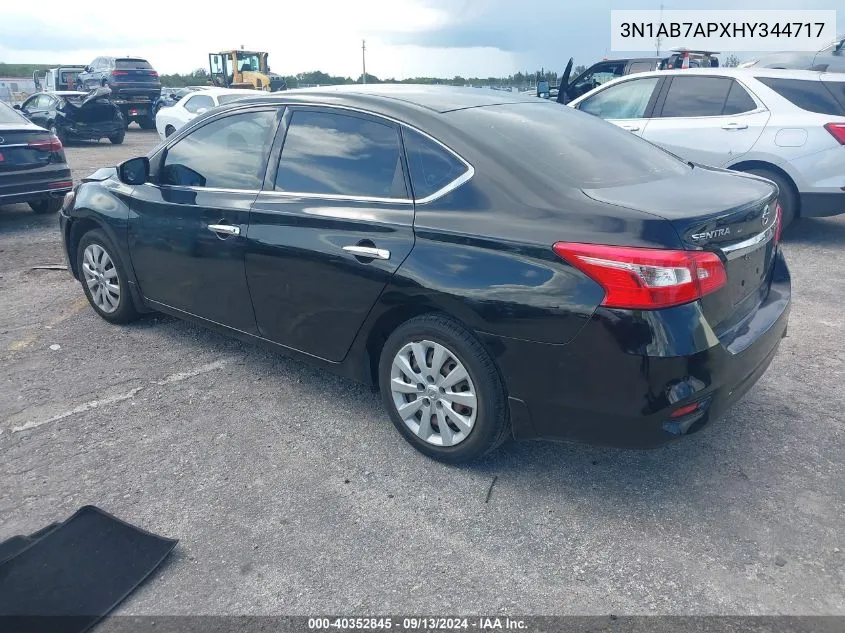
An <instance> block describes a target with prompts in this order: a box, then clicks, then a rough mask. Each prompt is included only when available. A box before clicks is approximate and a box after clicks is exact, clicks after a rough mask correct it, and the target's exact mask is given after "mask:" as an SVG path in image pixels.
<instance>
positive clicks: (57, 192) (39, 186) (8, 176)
mask: <svg viewBox="0 0 845 633" xmlns="http://www.w3.org/2000/svg"><path fill="white" fill-rule="evenodd" d="M70 181H71V177H70V169H69V168H68V166H67V164H64V163H63V164H58V165H46V166H44V167H38V168H36V169H28V170H22V171H14V172H8V173H4V172H0V205H3V204H17V203H19V202H35V201H37V200H45V199H48V198H60V197H62V196H64V195H65V194H66V193H67V192H68V191H70V190H71V185H70V184H67V183H70Z"/></svg>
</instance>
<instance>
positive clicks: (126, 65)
mask: <svg viewBox="0 0 845 633" xmlns="http://www.w3.org/2000/svg"><path fill="white" fill-rule="evenodd" d="M114 67H115V68H117V69H118V70H151V69H152V66H150V62H148V61H147V60H146V59H116V60H114Z"/></svg>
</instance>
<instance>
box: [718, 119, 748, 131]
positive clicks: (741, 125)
mask: <svg viewBox="0 0 845 633" xmlns="http://www.w3.org/2000/svg"><path fill="white" fill-rule="evenodd" d="M722 129H723V130H745V129H748V125H747V124H745V123H737V122H736V121H731V122H730V123H725V124H724V125H723V126H722Z"/></svg>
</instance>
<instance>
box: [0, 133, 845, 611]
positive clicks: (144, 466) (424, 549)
mask: <svg viewBox="0 0 845 633" xmlns="http://www.w3.org/2000/svg"><path fill="white" fill-rule="evenodd" d="M156 141H157V137H156V135H155V134H154V133H149V132H141V131H139V130H136V129H135V128H132V129H131V130H130V131H129V133H128V134H127V137H126V142H125V144H124V145H122V146H112V145H110V144H108V143H107V142H103V143H99V144H85V145H80V146H75V147H70V148H68V150H67V155H68V161H69V162H70V164H71V166H72V168H73V172H74V177H75V178H79V177H80V176H83V175H85V174H86V173H89V172H90V171H92V170H93V169H94V168H96V167H99V166H104V165H112V164H115V163H117V162H119V161H121V160H123V159H126V158H129V157H131V156H133V155H140V154H143V153H146V151H147V150H148V149H149V148H150V147H152V146H153V145H154V144H155V142H156ZM60 248H61V247H60V243H59V236H58V232H57V230H56V220H55V218H54V217H41V216H35V215H34V214H32V213H30V212H29V210H28V208H27V207H25V206H20V205H19V206H15V207H6V208H4V209H2V210H0V366H2V373H0V455H2V457H0V540H2V539H5V538H8V537H10V536H12V535H15V534H20V533H29V532H32V531H34V530H36V529H38V528H40V527H42V526H44V525H46V524H48V523H51V522H53V521H56V520H60V519H63V518H65V517H67V516H69V515H70V514H72V513H73V512H74V511H75V510H76V509H77V508H78V507H80V506H82V505H84V504H88V503H90V504H95V505H98V506H100V507H102V508H103V509H105V510H107V511H109V512H112V513H114V514H116V515H117V516H119V517H121V518H123V519H125V520H127V521H130V522H132V523H134V524H136V525H139V526H142V527H144V528H146V529H148V530H152V531H154V532H157V533H160V534H162V535H166V536H171V537H176V538H179V539H180V543H179V546H178V547H177V549H176V550H175V551H174V553H173V555H172V556H171V557H170V559H169V560H168V562H166V563H165V565H163V566H162V567H161V568H160V570H159V571H158V572H157V573H156V575H155V576H154V577H153V578H152V579H151V580H150V581H149V582H147V583H145V584H144V585H143V586H142V587H141V588H140V589H139V590H138V591H137V592H135V593H134V594H133V595H132V596H130V598H129V599H128V600H127V601H125V602H124V603H123V605H122V606H121V607H120V608H119V610H118V612H119V613H123V614H135V615H144V614H156V615H161V614H269V613H275V614H314V613H325V612H338V613H343V614H349V613H356V614H363V615H366V614H372V613H395V614H398V613H427V614H449V613H468V614H469V613H486V614H494V613H510V614H606V613H626V614H638V613H644V614H658V613H659V614H839V615H845V471H843V463H845V424H844V423H845V414H843V411H845V390H843V388H842V386H843V384H845V363H843V360H845V349H843V348H845V346H843V342H842V340H843V333H845V317H843V310H842V308H843V305H845V283H843V281H842V279H843V276H842V271H843V270H845V216H842V217H839V218H832V219H822V220H804V221H801V222H800V223H799V225H797V226H796V227H795V228H794V230H793V231H791V233H790V234H789V235H788V237H787V243H786V244H785V246H784V248H785V251H786V254H787V259H788V261H789V263H790V265H791V269H792V273H793V289H794V306H793V311H792V317H791V323H790V328H789V337H788V338H787V339H786V340H784V342H783V345H782V346H781V350H780V353H779V354H778V356H777V358H776V359H775V360H774V362H773V363H772V366H771V368H770V369H769V371H768V372H767V373H766V374H765V375H764V376H763V378H762V379H761V380H760V382H759V383H758V384H757V386H756V387H755V388H753V389H752V390H751V391H750V392H749V393H748V395H747V396H746V397H745V399H744V400H743V401H741V402H740V403H739V404H737V405H736V406H735V407H734V408H733V410H732V411H731V412H730V413H729V414H728V415H726V417H724V418H723V419H722V420H720V421H718V422H716V423H715V424H713V425H711V427H710V428H708V429H706V430H705V431H703V432H701V433H699V434H697V435H695V436H692V437H689V438H686V439H685V440H684V441H682V442H679V443H676V444H673V445H671V446H668V447H665V448H662V449H659V450H654V451H645V452H639V451H624V450H612V449H605V448H594V447H589V446H575V445H566V444H556V443H547V442H526V443H511V444H509V445H506V446H505V447H504V448H503V449H502V450H500V451H499V452H497V453H496V454H495V455H493V456H491V457H489V458H487V459H485V460H484V461H481V462H479V463H475V464H473V465H471V466H468V467H447V466H443V465H439V464H437V463H435V462H432V461H429V460H427V459H425V458H424V457H422V456H420V455H419V454H417V453H416V452H415V451H414V450H413V449H411V448H410V447H409V446H408V445H407V444H406V443H405V442H404V440H402V439H401V438H400V436H399V434H398V433H397V432H396V431H395V430H394V429H393V427H392V425H391V424H390V422H389V420H388V419H387V416H386V415H385V414H384V413H383V412H382V410H381V407H380V403H379V401H378V398H377V396H376V395H375V394H374V393H372V392H370V391H369V390H368V389H367V388H364V387H362V386H360V385H357V384H354V383H352V382H349V381H346V380H343V379H340V378H337V377H334V376H332V375H330V374H328V373H325V372H323V371H321V370H318V369H314V368H312V367H310V366H308V365H305V364H303V363H301V362H298V361H294V360H291V359H288V358H285V357H282V356H276V355H272V354H270V353H268V352H265V351H262V350H259V349H257V348H255V347H252V346H249V345H245V344H242V343H239V342H236V341H233V340H229V339H227V338H224V337H221V336H218V335H216V334H214V333H211V332H208V331H206V330H203V329H201V328H199V327H196V326H193V325H189V324H186V323H183V322H180V321H178V320H176V319H172V318H169V317H161V316H159V317H150V318H146V319H144V320H142V321H140V322H138V323H135V324H133V325H131V326H126V327H119V326H113V325H109V324H107V323H106V322H105V321H103V320H101V319H100V318H98V317H97V316H96V315H95V314H94V312H93V310H92V309H90V308H89V307H88V305H87V303H86V302H85V300H84V296H83V293H82V290H81V288H80V287H79V285H78V284H77V283H76V282H74V281H72V280H71V279H70V278H69V276H68V275H67V274H66V273H65V272H56V271H44V270H32V267H33V266H36V265H41V264H59V263H62V256H61V250H60ZM494 482H495V483H494ZM491 485H492V490H491ZM488 495H489V500H488Z"/></svg>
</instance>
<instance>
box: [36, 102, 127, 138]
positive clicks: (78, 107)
mask: <svg viewBox="0 0 845 633" xmlns="http://www.w3.org/2000/svg"><path fill="white" fill-rule="evenodd" d="M109 95H110V91H109V89H108V88H98V89H96V90H92V91H91V93H85V92H74V91H60V92H40V93H38V94H35V95H32V96H31V97H30V98H29V99H27V100H26V101H24V102H23V104H22V105H21V106H20V110H21V112H22V113H23V114H24V115H25V116H26V118H28V119H29V120H30V121H32V122H33V123H35V124H37V125H40V126H41V127H43V128H45V129H47V130H50V132H52V133H53V134H54V135H56V136H57V137H58V138H59V139H60V140H61V141H62V143H66V142H67V141H69V140H91V141H99V140H100V139H101V138H107V139H109V140H110V141H111V142H112V143H114V144H115V145H120V144H121V143H123V137H124V136H125V134H126V126H125V125H124V121H123V115H122V114H121V113H120V109H119V108H118V107H117V106H116V105H114V104H113V103H112V102H111V100H110V98H109Z"/></svg>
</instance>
